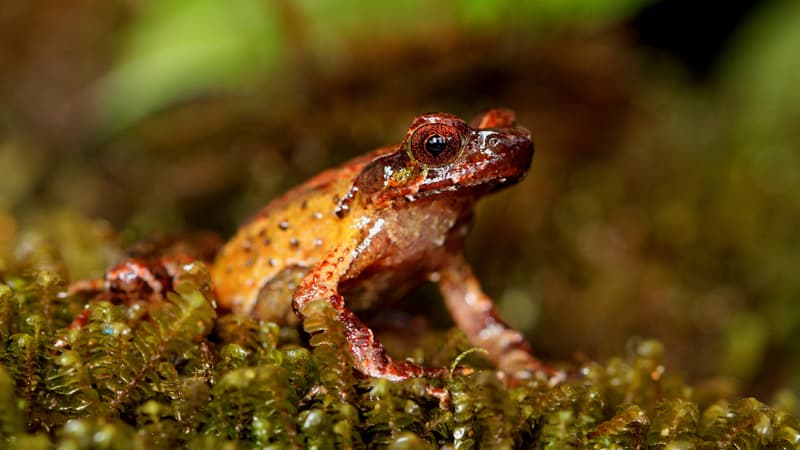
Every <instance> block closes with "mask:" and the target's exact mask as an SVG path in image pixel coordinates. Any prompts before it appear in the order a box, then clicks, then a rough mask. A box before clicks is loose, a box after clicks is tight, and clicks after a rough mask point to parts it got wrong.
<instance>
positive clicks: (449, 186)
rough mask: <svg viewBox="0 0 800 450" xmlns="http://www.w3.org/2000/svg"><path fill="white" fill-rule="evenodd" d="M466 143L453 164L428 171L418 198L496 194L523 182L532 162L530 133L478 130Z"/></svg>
mask: <svg viewBox="0 0 800 450" xmlns="http://www.w3.org/2000/svg"><path fill="white" fill-rule="evenodd" d="M467 142H468V144H467V147H466V148H465V149H464V151H463V154H462V156H461V157H460V158H459V159H458V160H457V161H455V162H454V163H453V164H451V165H449V166H445V167H431V168H429V169H428V173H427V174H426V176H425V181H423V183H422V185H420V186H419V193H418V195H417V196H418V197H422V196H430V195H437V194H443V193H453V192H459V193H460V192H463V193H464V194H466V195H482V194H486V193H489V192H493V191H496V190H498V189H502V188H504V187H507V186H511V185H513V184H515V183H517V182H519V181H521V180H522V179H523V178H524V177H525V175H526V174H527V172H528V168H529V167H530V165H531V161H532V159H533V143H532V142H531V140H530V132H529V131H528V130H526V129H524V128H521V127H514V128H494V129H484V130H476V131H474V132H473V136H471V137H470V139H468V141H467Z"/></svg>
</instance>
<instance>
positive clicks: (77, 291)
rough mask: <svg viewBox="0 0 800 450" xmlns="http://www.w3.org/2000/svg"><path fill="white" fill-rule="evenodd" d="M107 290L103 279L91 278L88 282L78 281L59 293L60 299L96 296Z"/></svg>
mask: <svg viewBox="0 0 800 450" xmlns="http://www.w3.org/2000/svg"><path fill="white" fill-rule="evenodd" d="M106 289H107V285H106V280H105V278H93V279H90V280H78V281H75V282H73V283H70V284H69V286H67V290H66V291H64V292H59V294H58V296H59V297H61V298H65V297H72V296H73V295H97V294H99V293H101V292H104V291H105V290H106Z"/></svg>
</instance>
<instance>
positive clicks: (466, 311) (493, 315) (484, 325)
mask: <svg viewBox="0 0 800 450" xmlns="http://www.w3.org/2000/svg"><path fill="white" fill-rule="evenodd" d="M438 277H439V279H438V284H439V289H440V291H441V292H442V296H443V297H444V300H445V304H446V305H447V309H448V311H450V315H451V316H452V317H453V320H454V321H455V323H456V324H457V325H458V326H459V328H461V329H462V330H464V332H465V333H467V336H468V337H469V340H470V342H471V343H472V344H473V345H475V346H476V347H480V348H483V349H485V350H486V351H487V352H488V357H489V359H490V360H491V361H492V362H493V363H494V364H495V366H496V367H497V368H498V369H499V370H500V371H502V372H503V373H504V374H506V375H508V376H510V377H512V378H513V379H526V378H530V377H532V376H533V375H534V374H535V373H537V372H539V373H544V374H546V375H547V376H548V378H549V379H550V381H551V383H554V384H555V383H558V382H559V381H561V380H562V379H563V377H564V374H563V373H560V372H557V371H555V370H553V369H552V368H550V367H549V366H547V365H545V364H544V363H542V362H541V361H539V360H538V359H536V358H535V357H534V356H533V355H532V354H531V349H530V347H529V346H528V344H527V342H525V338H524V337H523V336H522V334H521V333H520V332H519V331H516V330H514V329H513V328H511V327H510V326H509V325H508V324H506V323H505V322H504V321H503V320H502V319H501V318H500V317H499V315H498V313H497V309H496V308H495V306H494V303H493V302H492V299H491V298H489V296H487V295H486V294H485V293H484V292H483V290H482V289H481V286H480V283H479V282H478V279H477V278H476V277H475V275H474V274H473V273H472V269H471V267H470V266H469V263H467V261H466V260H465V259H464V257H463V255H457V254H453V255H451V256H449V258H448V259H447V262H446V263H445V265H444V267H443V268H442V270H441V271H440V272H439V274H438Z"/></svg>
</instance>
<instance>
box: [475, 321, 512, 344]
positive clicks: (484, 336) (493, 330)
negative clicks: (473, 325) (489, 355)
mask: <svg viewBox="0 0 800 450" xmlns="http://www.w3.org/2000/svg"><path fill="white" fill-rule="evenodd" d="M505 330H506V328H505V327H504V326H502V325H500V324H497V323H493V324H491V325H489V326H487V327H484V328H483V329H482V330H481V331H480V332H479V333H478V338H479V339H480V340H481V341H484V342H486V341H493V340H495V339H497V337H498V336H500V335H501V334H503V332H504V331H505Z"/></svg>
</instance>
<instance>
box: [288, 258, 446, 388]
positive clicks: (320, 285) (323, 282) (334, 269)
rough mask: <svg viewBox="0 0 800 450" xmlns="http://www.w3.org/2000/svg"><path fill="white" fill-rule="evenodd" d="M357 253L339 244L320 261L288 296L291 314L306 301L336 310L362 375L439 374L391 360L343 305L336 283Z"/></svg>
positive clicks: (300, 313)
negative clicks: (321, 303)
mask: <svg viewBox="0 0 800 450" xmlns="http://www.w3.org/2000/svg"><path fill="white" fill-rule="evenodd" d="M358 255H359V252H358V250H357V249H351V248H349V247H346V246H341V245H340V246H338V247H337V248H336V249H335V250H334V251H332V252H331V253H330V254H329V255H328V256H327V257H326V258H324V259H323V260H322V261H320V262H319V263H318V264H317V265H316V267H314V268H313V269H312V270H311V271H310V272H309V273H308V274H306V276H305V277H304V278H303V280H302V281H301V283H300V285H299V286H298V287H297V290H296V291H295V294H294V297H293V299H292V307H293V308H294V311H295V313H296V314H297V315H298V317H300V319H301V320H303V318H304V316H303V310H304V308H305V306H306V305H307V304H308V303H310V302H312V301H314V300H317V299H325V300H326V301H327V302H328V303H329V304H330V305H331V306H332V307H333V309H334V310H335V311H336V314H337V316H336V320H338V321H339V322H341V324H342V325H343V328H344V331H345V337H346V338H347V342H348V343H349V347H350V348H349V351H350V353H351V355H352V356H353V362H354V364H355V367H356V369H357V370H358V371H359V372H361V373H362V374H364V375H367V376H370V377H376V378H385V379H389V380H403V379H406V378H411V377H421V376H429V377H441V376H443V375H444V374H445V373H446V372H445V370H444V369H424V368H422V367H420V366H417V365H415V364H412V363H410V362H408V361H395V360H394V359H392V358H391V357H390V356H389V355H387V354H386V350H385V349H384V348H383V344H381V342H380V341H379V340H378V338H376V337H375V334H374V333H373V332H372V330H371V329H370V328H369V327H368V326H367V325H366V324H365V323H364V322H362V321H361V320H360V319H359V318H358V317H357V316H356V315H355V313H353V311H351V310H350V309H349V308H348V307H347V306H346V305H345V302H344V298H343V297H342V296H341V295H340V294H339V282H340V281H341V279H342V277H343V275H344V274H345V273H347V271H348V270H349V269H350V266H351V264H352V263H353V261H354V260H355V258H356V257H357V256H358Z"/></svg>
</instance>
